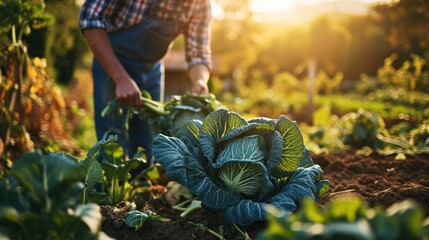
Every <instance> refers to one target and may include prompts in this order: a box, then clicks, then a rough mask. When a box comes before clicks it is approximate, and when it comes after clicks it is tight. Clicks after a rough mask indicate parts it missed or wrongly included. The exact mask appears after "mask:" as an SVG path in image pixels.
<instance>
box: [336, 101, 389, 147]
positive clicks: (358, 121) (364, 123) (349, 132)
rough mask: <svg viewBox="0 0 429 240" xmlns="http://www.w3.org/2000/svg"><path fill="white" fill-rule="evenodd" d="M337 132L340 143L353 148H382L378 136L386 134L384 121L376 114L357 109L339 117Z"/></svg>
mask: <svg viewBox="0 0 429 240" xmlns="http://www.w3.org/2000/svg"><path fill="white" fill-rule="evenodd" d="M338 131H339V135H340V137H339V138H340V139H341V140H342V142H343V143H344V144H346V145H348V146H352V147H354V148H361V147H364V146H369V147H372V148H376V149H377V148H382V146H383V143H382V142H381V141H380V140H379V139H378V138H377V135H378V134H383V133H384V134H386V133H387V130H386V128H385V123H384V120H383V119H382V118H381V117H380V116H378V115H377V114H375V113H373V112H370V111H367V110H364V109H362V108H361V109H359V110H358V111H357V112H351V113H348V114H346V115H344V116H342V117H341V119H340V123H339V125H338Z"/></svg>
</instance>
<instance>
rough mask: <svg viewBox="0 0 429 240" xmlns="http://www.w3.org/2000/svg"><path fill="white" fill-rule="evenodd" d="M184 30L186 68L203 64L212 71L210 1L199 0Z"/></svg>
mask: <svg viewBox="0 0 429 240" xmlns="http://www.w3.org/2000/svg"><path fill="white" fill-rule="evenodd" d="M198 2H199V4H197V5H196V6H197V7H196V8H195V9H194V11H193V16H192V17H191V20H190V22H189V24H188V26H187V29H186V30H185V50H186V61H187V62H188V66H189V67H192V66H194V65H196V64H204V65H206V66H207V67H208V68H209V70H212V59H211V46H210V44H211V25H212V12H211V5H210V0H199V1H198Z"/></svg>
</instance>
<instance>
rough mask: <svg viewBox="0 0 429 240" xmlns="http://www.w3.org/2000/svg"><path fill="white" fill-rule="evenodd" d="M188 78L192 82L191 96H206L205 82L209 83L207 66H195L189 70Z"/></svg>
mask: <svg viewBox="0 0 429 240" xmlns="http://www.w3.org/2000/svg"><path fill="white" fill-rule="evenodd" d="M189 77H190V78H191V82H192V89H191V93H192V95H194V96H196V95H201V94H203V95H207V94H208V93H209V88H208V86H207V82H208V81H209V77H210V72H209V69H208V68H207V66H205V65H203V64H197V65H194V66H192V67H191V68H190V69H189Z"/></svg>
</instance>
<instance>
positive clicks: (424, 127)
mask: <svg viewBox="0 0 429 240" xmlns="http://www.w3.org/2000/svg"><path fill="white" fill-rule="evenodd" d="M428 123H429V121H426V122H422V123H421V124H419V125H418V126H417V127H416V128H414V129H411V130H410V131H409V132H408V133H407V134H406V135H408V136H406V135H405V134H400V135H399V136H383V135H381V134H378V135H377V138H378V139H380V140H381V141H383V142H384V143H386V147H385V148H384V149H381V150H379V151H378V152H380V153H382V154H386V155H389V154H396V159H404V158H406V155H411V156H412V155H415V154H425V153H429V124H428Z"/></svg>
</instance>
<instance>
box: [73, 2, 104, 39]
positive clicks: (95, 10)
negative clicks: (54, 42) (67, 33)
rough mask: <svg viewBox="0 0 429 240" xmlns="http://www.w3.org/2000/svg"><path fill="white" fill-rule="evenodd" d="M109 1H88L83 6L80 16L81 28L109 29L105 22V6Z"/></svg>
mask: <svg viewBox="0 0 429 240" xmlns="http://www.w3.org/2000/svg"><path fill="white" fill-rule="evenodd" d="M107 2H108V1H102V0H86V1H85V2H84V4H83V5H82V8H81V10H80V14H79V28H80V30H81V31H82V30H84V29H86V28H104V29H107V26H106V23H105V21H104V16H103V14H104V11H105V7H106V6H105V5H106V4H107Z"/></svg>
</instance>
